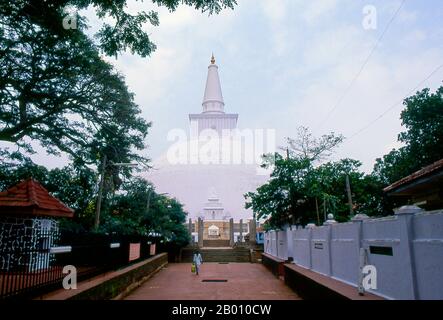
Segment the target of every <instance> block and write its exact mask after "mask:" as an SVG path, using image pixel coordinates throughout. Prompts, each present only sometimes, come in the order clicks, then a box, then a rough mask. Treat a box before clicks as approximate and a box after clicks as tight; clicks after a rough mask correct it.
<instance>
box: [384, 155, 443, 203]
mask: <svg viewBox="0 0 443 320" xmlns="http://www.w3.org/2000/svg"><path fill="white" fill-rule="evenodd" d="M383 191H384V192H385V193H386V194H387V195H388V196H389V197H394V198H396V199H398V200H399V201H400V202H404V203H405V204H406V203H409V204H415V205H418V206H420V207H422V208H424V209H426V210H436V209H441V208H443V159H441V160H439V161H437V162H435V163H433V164H431V165H429V166H427V167H424V168H423V169H421V170H419V171H417V172H414V173H413V174H411V175H409V176H407V177H404V178H403V179H401V180H399V181H397V182H395V183H393V184H392V185H390V186H389V187H386V188H385V189H384V190H383Z"/></svg>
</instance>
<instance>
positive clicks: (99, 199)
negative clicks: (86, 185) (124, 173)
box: [94, 154, 107, 231]
mask: <svg viewBox="0 0 443 320" xmlns="http://www.w3.org/2000/svg"><path fill="white" fill-rule="evenodd" d="M106 162H107V157H106V154H105V155H104V156H103V163H102V172H101V177H100V186H99V188H98V197H97V205H96V208H95V222H94V230H95V231H97V229H98V226H99V224H100V209H101V206H102V196H103V186H104V184H105V171H106Z"/></svg>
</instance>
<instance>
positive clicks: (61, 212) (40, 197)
mask: <svg viewBox="0 0 443 320" xmlns="http://www.w3.org/2000/svg"><path fill="white" fill-rule="evenodd" d="M0 215H28V216H46V217H64V218H72V217H73V216H74V210H72V209H70V208H68V207H67V206H66V205H65V204H63V203H62V202H61V201H60V200H58V199H57V198H55V197H53V196H52V195H50V194H49V192H48V191H47V190H46V189H45V188H44V187H43V186H42V185H41V184H40V183H38V182H37V181H35V180H33V179H27V180H24V181H22V182H20V183H19V184H17V185H15V186H13V187H11V188H9V189H8V190H6V191H4V192H0Z"/></svg>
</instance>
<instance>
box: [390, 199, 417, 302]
mask: <svg viewBox="0 0 443 320" xmlns="http://www.w3.org/2000/svg"><path fill="white" fill-rule="evenodd" d="M422 211H423V209H421V208H419V207H417V206H403V207H401V208H400V209H397V210H395V215H396V216H397V219H398V221H399V223H400V243H401V242H402V241H404V242H405V245H406V252H405V253H406V255H405V256H404V257H403V259H404V260H403V261H404V265H405V266H410V269H409V271H410V273H409V277H410V279H409V280H410V282H411V285H412V299H414V300H417V299H419V298H420V297H419V292H418V287H417V273H416V269H415V259H414V248H413V246H412V240H413V236H414V230H413V222H412V218H413V216H414V215H415V214H416V213H420V212H422Z"/></svg>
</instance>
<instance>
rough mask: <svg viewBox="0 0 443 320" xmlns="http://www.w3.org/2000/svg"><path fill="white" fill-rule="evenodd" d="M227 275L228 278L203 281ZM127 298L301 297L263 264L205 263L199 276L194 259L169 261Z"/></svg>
mask: <svg viewBox="0 0 443 320" xmlns="http://www.w3.org/2000/svg"><path fill="white" fill-rule="evenodd" d="M208 279H212V280H214V279H218V280H220V279H226V280H228V282H222V283H214V282H202V280H208ZM126 299H127V300H239V299H241V300H296V299H299V297H298V296H297V295H296V294H295V293H294V292H293V291H292V290H291V289H290V288H289V287H287V286H286V285H285V284H284V282H283V281H281V280H279V279H277V278H276V277H275V276H274V275H273V274H272V273H271V272H270V271H268V270H267V269H266V268H265V267H264V266H263V265H261V264H257V263H256V264H253V263H229V264H218V263H204V264H203V265H202V267H201V272H200V275H199V276H196V275H195V274H193V273H191V264H190V263H180V264H168V266H167V267H166V268H165V269H163V270H161V271H160V272H158V273H157V274H156V275H154V276H153V277H152V278H151V279H149V280H148V281H146V282H145V283H144V284H142V285H141V286H140V287H139V288H138V289H136V290H135V291H133V292H132V293H131V294H130V295H129V296H127V297H126Z"/></svg>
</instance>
